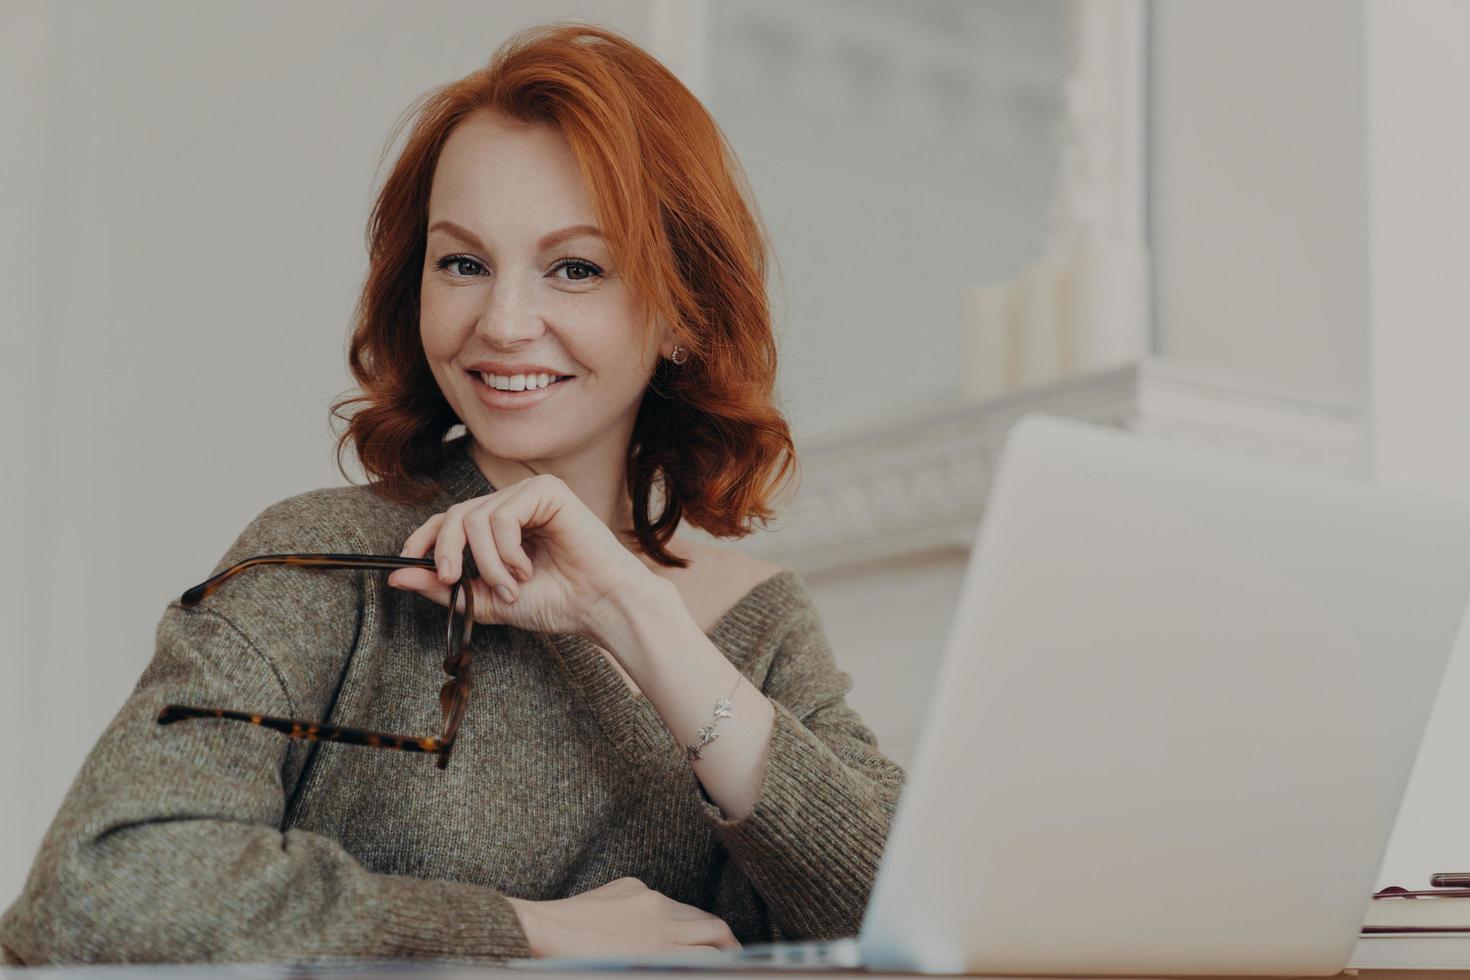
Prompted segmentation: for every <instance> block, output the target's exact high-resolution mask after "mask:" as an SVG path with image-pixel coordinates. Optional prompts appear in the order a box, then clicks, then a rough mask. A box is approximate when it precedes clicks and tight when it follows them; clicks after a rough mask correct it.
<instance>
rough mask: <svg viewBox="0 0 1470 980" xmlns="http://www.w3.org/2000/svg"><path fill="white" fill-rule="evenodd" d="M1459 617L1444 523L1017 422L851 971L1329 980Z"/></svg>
mask: <svg viewBox="0 0 1470 980" xmlns="http://www.w3.org/2000/svg"><path fill="white" fill-rule="evenodd" d="M1467 596H1470V508H1467V507H1464V506H1462V505H1460V504H1458V503H1457V502H1453V501H1448V500H1444V499H1441V498H1434V497H1424V496H1420V495H1417V494H1414V495H1411V494H1407V493H1401V492H1395V491H1389V490H1386V489H1383V488H1377V487H1373V486H1371V485H1368V484H1364V483H1354V482H1350V481H1346V480H1337V479H1332V478H1328V477H1319V476H1315V475H1309V474H1301V473H1297V472H1294V471H1288V470H1285V469H1280V468H1276V467H1270V466H1267V465H1264V464H1257V463H1250V462H1244V461H1236V460H1231V459H1226V458H1222V457H1218V456H1214V455H1210V454H1206V453H1202V452H1196V451H1190V450H1184V449H1180V448H1177V447H1172V446H1169V445H1166V444H1163V443H1158V442H1154V441H1151V440H1145V439H1143V438H1141V437H1138V436H1133V435H1129V434H1125V433H1122V432H1118V431H1115V430H1109V429H1104V428H1101V427H1096V426H1090V425H1083V424H1080V423H1074V422H1064V421H1061V420H1057V419H1050V418H1043V417H1035V416H1033V417H1030V418H1028V419H1026V420H1024V421H1022V422H1021V423H1019V424H1018V426H1017V427H1016V428H1015V429H1014V430H1012V434H1011V436H1010V438H1009V440H1008V442H1007V446H1006V449H1005V451H1004V453H1003V456H1002V465H1001V467H1000V471H999V473H998V476H997V478H996V482H995V485H994V488H993V492H992V495H991V499H990V502H989V504H988V509H987V516H986V519H985V520H984V522H983V523H982V527H981V530H980V533H979V535H978V537H977V539H976V545H975V550H974V551H973V552H972V555H971V561H970V565H969V568H968V570H967V571H966V575H965V580H964V583H963V585H962V587H961V593H960V605H959V608H958V610H957V613H956V616H955V620H954V623H953V625H952V627H951V632H950V637H949V643H948V647H947V650H946V652H945V658H944V663H943V665H942V667H941V668H940V672H939V675H938V680H937V682H936V685H935V692H934V695H933V697H932V698H931V700H930V706H929V712H930V714H929V717H928V719H927V721H926V727H925V730H924V734H923V736H922V737H921V739H920V742H919V745H918V751H917V755H916V759H915V762H914V764H913V766H912V767H911V769H910V772H909V777H908V782H907V786H906V788H905V791H904V795H903V798H902V800H901V801H900V804H899V809H898V812H897V814H896V817H895V822H894V825H893V828H892V831H891V835H890V838H889V842H888V847H887V849H886V851H885V853H884V856H883V861H882V865H881V867H880V869H879V874H878V880H877V883H876V885H875V888H874V892H873V896H872V900H871V902H870V903H869V907H868V912H867V916H866V918H865V920H864V923H863V929H862V935H861V937H860V938H861V949H862V954H863V959H864V961H865V962H866V963H867V964H868V965H870V966H873V967H878V968H894V969H905V968H913V969H925V970H938V971H968V972H987V973H1092V974H1097V973H1102V974H1121V973H1135V974H1148V973H1175V974H1202V973H1216V974H1273V973H1274V974H1278V975H1279V974H1297V975H1314V974H1330V973H1336V972H1338V971H1339V970H1341V969H1342V968H1343V967H1344V966H1345V965H1346V963H1347V961H1348V958H1349V956H1350V955H1351V953H1352V950H1353V946H1354V943H1355V941H1356V939H1357V936H1358V932H1359V928H1360V925H1361V923H1362V919H1363V915H1364V912H1365V911H1366V908H1367V905H1368V902H1369V901H1370V896H1371V890H1372V886H1373V882H1374V880H1375V878H1376V875H1377V872H1378V869H1379V866H1380V864H1381V862H1382V859H1383V854H1384V852H1385V850H1386V847H1387V843H1388V837H1389V833H1390V831H1391V829H1392V827H1393V821H1394V818H1395V815H1396V813H1397V811H1398V807H1399V803H1400V799H1401V797H1402V795H1403V792H1404V788H1405V786H1406V784H1407V782H1408V778H1409V772H1410V769H1411V766H1412V764H1413V760H1414V756H1415V753H1416V752H1417V749H1418V745H1419V741H1420V739H1421V737H1422V735H1423V732H1424V728H1425V723H1426V721H1427V718H1428V715H1429V710H1430V706H1431V704H1432V701H1433V698H1434V695H1435V693H1436V690H1437V688H1438V685H1439V682H1440V678H1441V675H1442V674H1443V672H1444V667H1445V665H1446V662H1447V658H1448V654H1449V652H1450V650H1451V648H1452V646H1453V644H1454V639H1455V636H1456V634H1457V632H1458V630H1459V627H1460V625H1461V620H1462V616H1463V613H1464V610H1465V605H1466V598H1467Z"/></svg>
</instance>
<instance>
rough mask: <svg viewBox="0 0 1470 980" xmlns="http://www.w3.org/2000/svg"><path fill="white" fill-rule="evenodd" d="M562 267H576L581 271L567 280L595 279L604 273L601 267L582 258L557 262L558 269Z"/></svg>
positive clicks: (584, 280) (582, 280)
mask: <svg viewBox="0 0 1470 980" xmlns="http://www.w3.org/2000/svg"><path fill="white" fill-rule="evenodd" d="M562 269H575V270H577V271H578V272H579V273H581V275H576V276H571V277H570V278H569V279H568V280H567V281H568V282H586V281H587V280H589V279H595V278H597V277H598V276H601V275H602V270H601V269H599V268H598V267H597V266H595V265H593V264H592V263H591V262H585V261H583V260H582V259H563V260H562V261H560V262H558V263H557V264H556V271H560V270H562Z"/></svg>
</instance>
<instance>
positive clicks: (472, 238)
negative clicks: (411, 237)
mask: <svg viewBox="0 0 1470 980" xmlns="http://www.w3.org/2000/svg"><path fill="white" fill-rule="evenodd" d="M439 229H443V230H444V231H447V232H449V233H450V234H451V235H453V236H454V237H456V238H458V239H459V240H460V241H463V242H467V243H469V244H470V245H473V246H475V247H476V248H478V249H479V250H480V251H482V252H488V251H489V249H487V248H486V247H485V243H484V242H482V241H480V239H479V238H478V237H476V235H475V233H474V232H472V231H470V230H469V229H468V228H466V227H465V226H464V225H459V224H455V223H454V222H453V221H450V220H449V219H448V218H442V219H440V220H439V221H436V222H434V223H433V224H432V225H430V226H429V231H430V232H431V233H432V232H434V231H438V230H439ZM578 235H592V236H595V237H597V238H601V237H602V229H601V228H598V227H597V226H596V225H569V226H567V227H566V228H562V229H561V230H559V231H553V232H548V233H547V234H545V235H542V236H541V241H539V242H537V243H536V247H537V248H538V249H541V250H545V249H548V248H550V247H551V246H553V245H556V244H558V243H559V242H564V241H566V240H567V239H568V238H576V237H577V236H578Z"/></svg>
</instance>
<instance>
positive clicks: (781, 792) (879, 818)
mask: <svg viewBox="0 0 1470 980" xmlns="http://www.w3.org/2000/svg"><path fill="white" fill-rule="evenodd" d="M851 689H852V677H851V675H849V674H847V673H845V672H843V671H840V670H838V669H837V665H836V663H835V661H834V659H833V656H832V650H831V645H830V644H829V643H828V640H827V636H826V633H825V632H824V631H823V628H822V625H821V620H820V616H819V614H818V612H817V610H816V607H815V606H814V605H812V604H811V602H810V600H809V599H805V597H804V601H803V603H802V605H801V607H800V609H799V612H798V614H797V616H796V619H795V622H794V624H793V625H792V627H791V628H790V629H789V631H787V632H786V633H785V634H784V636H783V638H782V639H781V641H780V643H779V645H778V646H777V647H776V651H775V654H774V657H773V659H772V661H771V666H770V669H769V671H768V672H767V674H766V680H765V683H764V685H763V692H764V693H765V695H766V696H767V698H769V699H770V701H771V703H772V705H773V706H774V708H775V713H776V715H775V723H774V727H773V729H772V731H771V739H770V743H769V745H768V747H767V750H766V756H765V767H764V772H763V775H762V781H761V789H760V795H759V796H758V797H757V799H756V803H755V806H754V807H753V808H752V809H751V810H750V812H748V813H747V814H745V815H744V816H743V817H741V818H740V819H738V820H731V819H729V818H727V817H726V816H725V815H724V813H723V811H721V810H720V808H719V806H717V805H716V804H715V803H714V802H713V801H712V800H711V799H710V798H709V796H708V794H706V793H705V792H704V787H703V786H702V785H699V786H698V787H697V790H696V792H697V797H698V798H697V805H698V806H699V808H700V810H701V811H702V812H703V814H704V816H705V818H706V819H707V820H708V821H709V823H710V825H711V826H712V827H713V828H714V832H715V835H716V836H717V837H718V839H719V840H720V841H721V843H722V844H723V845H724V846H725V848H726V850H727V851H728V852H729V855H730V859H731V860H730V862H729V863H727V864H726V866H725V869H724V880H721V881H720V882H719V883H718V887H717V889H716V892H715V894H716V907H715V908H713V909H712V911H713V912H714V913H715V914H717V915H721V916H722V917H726V918H730V919H732V920H733V919H741V918H746V917H748V915H749V911H750V907H751V905H752V899H757V898H758V899H759V903H758V904H761V905H764V907H765V915H766V916H767V917H768V922H767V927H768V934H767V935H752V936H750V937H749V938H752V939H825V938H837V937H842V936H854V935H856V934H857V932H858V929H859V928H860V926H861V925H862V919H863V912H864V910H865V909H866V908H867V903H868V895H869V893H870V892H871V891H872V887H873V880H874V878H875V877H876V875H877V870H878V862H879V860H880V858H881V857H882V854H883V847H884V844H885V842H886V841H887V838H888V828H889V825H890V823H891V821H892V818H893V811H894V808H895V806H896V805H897V802H898V797H899V794H900V792H901V789H902V786H903V781H904V771H903V769H902V768H901V767H900V766H899V765H898V764H897V763H895V762H893V761H891V760H890V759H888V758H887V757H885V756H884V755H883V754H882V752H880V751H879V749H878V742H877V739H876V738H875V737H874V735H873V733H872V731H870V730H869V729H868V727H867V726H866V725H865V724H864V723H863V720H862V718H861V717H859V715H858V714H857V712H855V711H854V710H853V709H852V708H851V707H849V706H848V705H847V703H846V701H845V700H844V698H845V695H846V694H847V693H848V691H850V690H851ZM696 783H697V781H696ZM732 877H733V878H741V877H743V878H744V879H745V881H739V880H732ZM751 889H753V890H754V892H755V893H756V894H755V895H754V896H752V895H750V894H749V891H750V890H751ZM722 904H730V905H731V908H730V909H728V911H729V912H731V913H732V915H731V916H725V915H724V913H725V912H726V911H727V910H726V909H722V908H721V907H719V906H720V905H722Z"/></svg>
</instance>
